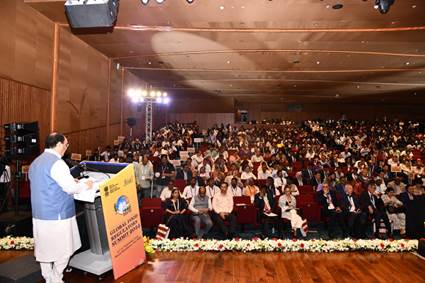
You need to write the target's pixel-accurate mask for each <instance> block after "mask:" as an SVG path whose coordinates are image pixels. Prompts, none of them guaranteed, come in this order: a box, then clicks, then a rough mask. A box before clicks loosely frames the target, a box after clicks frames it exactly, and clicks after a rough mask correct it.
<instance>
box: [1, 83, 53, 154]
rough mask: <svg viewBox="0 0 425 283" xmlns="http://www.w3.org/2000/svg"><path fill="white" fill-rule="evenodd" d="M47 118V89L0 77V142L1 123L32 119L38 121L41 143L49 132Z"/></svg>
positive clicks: (2, 134) (2, 135) (48, 113)
mask: <svg viewBox="0 0 425 283" xmlns="http://www.w3.org/2000/svg"><path fill="white" fill-rule="evenodd" d="M49 118H50V92H49V91H47V90H44V89H40V88H36V87H32V86H29V85H26V84H23V83H19V82H15V81H12V80H7V79H2V78H0V126H1V127H0V144H3V141H4V139H3V137H4V132H3V127H2V126H3V124H7V123H12V122H33V121H37V122H38V125H39V128H40V140H41V143H42V144H43V143H44V139H45V137H46V136H47V135H48V133H49V122H50V119H49ZM1 152H2V148H0V153H1Z"/></svg>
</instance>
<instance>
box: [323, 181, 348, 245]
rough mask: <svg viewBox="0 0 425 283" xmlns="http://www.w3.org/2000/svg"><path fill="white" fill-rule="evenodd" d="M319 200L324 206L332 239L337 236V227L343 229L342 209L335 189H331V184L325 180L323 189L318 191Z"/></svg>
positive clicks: (324, 213) (324, 214) (329, 234)
mask: <svg viewBox="0 0 425 283" xmlns="http://www.w3.org/2000/svg"><path fill="white" fill-rule="evenodd" d="M318 201H319V203H320V205H321V206H322V213H323V216H324V217H326V218H327V229H328V236H329V238H330V239H332V238H333V237H334V236H335V229H336V227H337V226H339V227H340V228H341V229H343V228H344V227H343V222H342V221H343V219H342V210H341V207H340V204H339V201H338V199H337V196H336V193H335V191H330V190H329V184H328V183H327V182H323V184H322V191H320V192H319V193H318Z"/></svg>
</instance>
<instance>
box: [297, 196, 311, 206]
mask: <svg viewBox="0 0 425 283" xmlns="http://www.w3.org/2000/svg"><path fill="white" fill-rule="evenodd" d="M296 199H297V204H298V205H303V204H311V203H314V194H313V193H309V194H300V195H298V196H296Z"/></svg>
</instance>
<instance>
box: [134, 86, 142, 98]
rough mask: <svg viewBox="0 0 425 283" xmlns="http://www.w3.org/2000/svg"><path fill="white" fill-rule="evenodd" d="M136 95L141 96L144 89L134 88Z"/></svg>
mask: <svg viewBox="0 0 425 283" xmlns="http://www.w3.org/2000/svg"><path fill="white" fill-rule="evenodd" d="M134 96H135V97H141V96H142V90H141V89H140V88H138V89H135V90H134Z"/></svg>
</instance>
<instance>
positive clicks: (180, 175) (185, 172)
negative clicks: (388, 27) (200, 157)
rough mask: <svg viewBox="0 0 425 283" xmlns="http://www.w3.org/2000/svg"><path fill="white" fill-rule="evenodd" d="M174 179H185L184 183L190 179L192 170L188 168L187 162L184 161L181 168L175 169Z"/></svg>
mask: <svg viewBox="0 0 425 283" xmlns="http://www.w3.org/2000/svg"><path fill="white" fill-rule="evenodd" d="M176 179H177V180H185V181H186V183H189V181H190V180H191V179H192V170H190V166H189V163H187V162H186V163H185V164H184V166H183V169H179V170H177V174H176Z"/></svg>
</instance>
